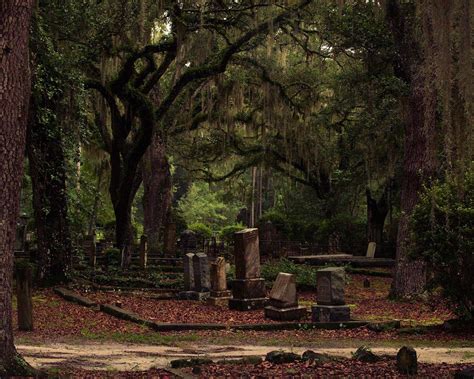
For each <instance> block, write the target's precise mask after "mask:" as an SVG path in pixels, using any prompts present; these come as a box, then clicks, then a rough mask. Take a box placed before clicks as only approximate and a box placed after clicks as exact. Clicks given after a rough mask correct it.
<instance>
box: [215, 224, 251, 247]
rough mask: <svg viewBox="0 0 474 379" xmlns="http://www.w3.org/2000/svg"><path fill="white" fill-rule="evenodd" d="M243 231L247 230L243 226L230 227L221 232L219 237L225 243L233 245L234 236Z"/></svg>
mask: <svg viewBox="0 0 474 379" xmlns="http://www.w3.org/2000/svg"><path fill="white" fill-rule="evenodd" d="M242 229H245V226H244V225H242V224H235V225H228V226H225V227H223V228H222V229H221V230H220V231H219V236H220V237H221V239H222V240H223V241H224V242H227V243H232V242H233V241H234V234H235V233H236V232H238V231H239V230H242Z"/></svg>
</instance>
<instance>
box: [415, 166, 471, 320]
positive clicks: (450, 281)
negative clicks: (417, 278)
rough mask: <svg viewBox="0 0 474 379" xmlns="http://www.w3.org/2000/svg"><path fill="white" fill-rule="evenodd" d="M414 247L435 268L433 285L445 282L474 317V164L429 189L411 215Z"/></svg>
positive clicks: (465, 311) (417, 255)
mask: <svg viewBox="0 0 474 379" xmlns="http://www.w3.org/2000/svg"><path fill="white" fill-rule="evenodd" d="M411 232H412V236H413V238H412V240H413V250H412V253H411V256H412V257H414V258H420V257H421V258H422V259H423V260H424V261H425V262H426V263H427V264H428V267H430V268H431V269H432V272H433V277H432V278H431V280H430V283H429V284H430V285H431V287H434V286H437V285H439V286H441V287H442V288H443V289H444V290H445V293H446V295H447V296H448V297H449V298H450V299H452V300H453V301H454V302H455V303H456V304H458V305H459V307H458V312H459V314H460V316H463V317H464V318H469V319H472V318H473V317H474V281H473V279H472V278H473V273H474V257H473V252H474V164H473V165H472V166H471V169H470V170H469V171H468V172H467V173H466V174H465V176H464V177H463V178H462V179H460V180H446V182H445V183H441V182H437V183H435V184H434V185H433V186H432V187H431V188H430V189H425V192H424V193H423V194H422V196H421V199H420V202H419V203H418V205H417V206H416V208H415V210H414V212H413V215H412V219H411Z"/></svg>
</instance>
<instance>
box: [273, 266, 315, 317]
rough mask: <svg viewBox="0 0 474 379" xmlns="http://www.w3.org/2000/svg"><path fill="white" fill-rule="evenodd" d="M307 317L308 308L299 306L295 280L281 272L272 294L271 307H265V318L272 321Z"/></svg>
mask: <svg viewBox="0 0 474 379" xmlns="http://www.w3.org/2000/svg"><path fill="white" fill-rule="evenodd" d="M305 315H306V307H299V306H298V298H297V294H296V283H295V278H294V276H293V275H292V274H287V273H285V272H280V273H279V274H278V276H277V278H276V280H275V283H274V284H273V287H272V290H271V292H270V305H269V306H267V307H265V317H268V318H270V319H272V320H279V321H290V320H299V319H301V318H302V317H304V316H305Z"/></svg>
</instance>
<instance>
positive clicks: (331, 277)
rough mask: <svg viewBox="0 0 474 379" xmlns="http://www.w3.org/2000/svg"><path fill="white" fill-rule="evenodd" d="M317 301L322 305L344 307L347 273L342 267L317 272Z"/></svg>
mask: <svg viewBox="0 0 474 379" xmlns="http://www.w3.org/2000/svg"><path fill="white" fill-rule="evenodd" d="M316 278H317V286H316V287H317V291H316V301H317V303H318V304H321V305H344V304H345V299H344V285H345V283H344V281H345V272H344V269H343V268H341V267H329V268H324V269H321V270H318V271H317V272H316Z"/></svg>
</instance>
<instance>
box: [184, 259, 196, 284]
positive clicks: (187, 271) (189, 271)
mask: <svg viewBox="0 0 474 379" xmlns="http://www.w3.org/2000/svg"><path fill="white" fill-rule="evenodd" d="M193 257H194V254H192V253H188V254H185V255H184V258H183V267H184V289H185V291H194V288H195V286H194V268H193Z"/></svg>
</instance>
